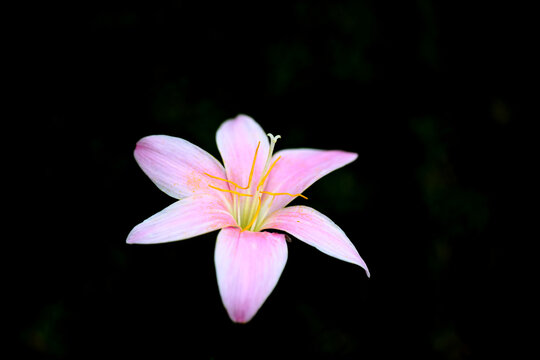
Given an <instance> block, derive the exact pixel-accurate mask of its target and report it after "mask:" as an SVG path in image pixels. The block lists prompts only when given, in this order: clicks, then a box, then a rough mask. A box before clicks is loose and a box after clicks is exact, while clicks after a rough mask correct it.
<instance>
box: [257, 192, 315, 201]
mask: <svg viewBox="0 0 540 360" xmlns="http://www.w3.org/2000/svg"><path fill="white" fill-rule="evenodd" d="M259 192H261V193H263V194H268V195H274V196H276V195H289V196H300V197H303V198H304V199H306V200H307V197H306V196H304V195H302V194H289V193H286V192H282V193H273V192H268V191H259Z"/></svg>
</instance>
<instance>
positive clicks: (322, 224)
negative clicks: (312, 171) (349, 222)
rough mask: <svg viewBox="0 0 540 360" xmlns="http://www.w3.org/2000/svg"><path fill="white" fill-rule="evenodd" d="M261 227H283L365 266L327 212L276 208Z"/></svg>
mask: <svg viewBox="0 0 540 360" xmlns="http://www.w3.org/2000/svg"><path fill="white" fill-rule="evenodd" d="M262 229H277V230H283V231H286V232H288V233H289V234H291V235H292V236H294V237H295V238H297V239H298V240H301V241H303V242H305V243H306V244H309V245H311V246H314V247H316V248H317V249H319V250H320V251H322V252H323V253H325V254H327V255H330V256H333V257H335V258H337V259H340V260H343V261H347V262H350V263H353V264H356V265H358V266H360V267H362V268H363V269H364V270H365V271H366V273H367V275H368V277H369V270H368V268H367V265H366V263H365V262H364V260H362V258H361V257H360V255H359V254H358V251H357V250H356V248H355V247H354V245H353V244H352V243H351V241H350V240H349V238H348V237H347V235H345V233H344V232H343V230H341V229H340V228H339V226H337V225H336V224H335V223H334V222H333V221H332V220H330V219H329V218H328V217H327V216H325V215H323V214H321V213H320V212H318V211H317V210H315V209H312V208H310V207H307V206H291V207H286V208H284V209H281V210H278V211H276V212H275V213H273V214H272V215H271V216H270V217H269V218H268V219H266V221H265V223H264V225H263V226H262Z"/></svg>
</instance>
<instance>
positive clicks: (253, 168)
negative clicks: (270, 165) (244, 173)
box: [240, 141, 261, 190]
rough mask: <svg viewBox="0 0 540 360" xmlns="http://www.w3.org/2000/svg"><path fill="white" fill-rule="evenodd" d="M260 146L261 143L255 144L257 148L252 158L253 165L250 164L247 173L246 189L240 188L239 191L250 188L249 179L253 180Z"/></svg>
mask: <svg viewBox="0 0 540 360" xmlns="http://www.w3.org/2000/svg"><path fill="white" fill-rule="evenodd" d="M260 145H261V142H260V141H259V143H258V144H257V148H256V149H255V156H254V157H253V163H252V164H251V171H250V172H249V180H248V184H247V186H246V187H240V189H244V190H245V189H247V188H249V187H250V186H251V179H253V171H254V170H255V161H257V153H258V152H259V146H260Z"/></svg>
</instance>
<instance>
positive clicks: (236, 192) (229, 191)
mask: <svg viewBox="0 0 540 360" xmlns="http://www.w3.org/2000/svg"><path fill="white" fill-rule="evenodd" d="M208 186H210V187H211V188H212V189H215V190H219V191H223V192H228V193H232V194H236V195H238V196H249V197H252V196H253V195H249V194H242V193H239V192H238V191H234V190H225V189H220V188H218V187H215V186H212V185H210V184H208Z"/></svg>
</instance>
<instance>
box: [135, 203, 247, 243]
mask: <svg viewBox="0 0 540 360" xmlns="http://www.w3.org/2000/svg"><path fill="white" fill-rule="evenodd" d="M226 226H236V222H235V220H234V219H233V217H232V216H231V214H230V213H229V212H228V211H227V209H226V207H225V205H224V204H223V202H222V200H221V199H219V198H217V197H215V196H210V195H193V196H190V197H188V198H185V199H183V200H179V201H177V202H175V203H173V204H172V205H169V206H168V207H166V208H165V209H163V210H162V211H160V212H158V213H157V214H155V215H153V216H151V217H149V218H148V219H146V220H145V221H143V222H142V223H140V224H139V225H137V226H135V227H134V228H133V230H131V232H130V233H129V235H128V237H127V240H126V242H127V243H130V244H158V243H164V242H170V241H176V240H184V239H188V238H192V237H194V236H197V235H201V234H205V233H208V232H211V231H214V230H218V229H221V228H223V227H226Z"/></svg>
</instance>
